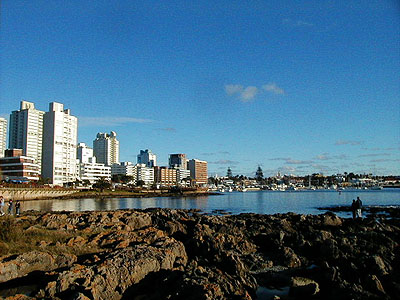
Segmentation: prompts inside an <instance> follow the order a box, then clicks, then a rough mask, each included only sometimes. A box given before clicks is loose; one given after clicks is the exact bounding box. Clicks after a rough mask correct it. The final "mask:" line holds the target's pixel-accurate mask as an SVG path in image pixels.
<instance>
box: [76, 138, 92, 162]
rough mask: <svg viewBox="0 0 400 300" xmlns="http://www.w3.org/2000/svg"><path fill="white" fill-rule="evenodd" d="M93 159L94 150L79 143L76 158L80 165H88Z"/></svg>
mask: <svg viewBox="0 0 400 300" xmlns="http://www.w3.org/2000/svg"><path fill="white" fill-rule="evenodd" d="M92 157H93V149H92V148H90V147H88V146H87V145H86V144H85V143H79V144H78V146H77V149H76V158H77V159H79V163H88V162H89V160H91V158H92Z"/></svg>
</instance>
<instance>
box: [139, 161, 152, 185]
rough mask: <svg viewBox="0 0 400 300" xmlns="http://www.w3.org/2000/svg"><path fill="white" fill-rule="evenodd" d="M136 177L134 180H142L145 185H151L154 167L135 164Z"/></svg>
mask: <svg viewBox="0 0 400 300" xmlns="http://www.w3.org/2000/svg"><path fill="white" fill-rule="evenodd" d="M136 166H137V178H136V180H137V181H139V180H142V181H143V182H144V184H145V185H151V184H153V183H154V169H153V168H149V167H147V166H146V165H145V164H137V165H136Z"/></svg>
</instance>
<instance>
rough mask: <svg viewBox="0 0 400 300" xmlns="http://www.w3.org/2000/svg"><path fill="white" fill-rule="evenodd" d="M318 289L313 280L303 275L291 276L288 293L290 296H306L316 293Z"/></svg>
mask: <svg viewBox="0 0 400 300" xmlns="http://www.w3.org/2000/svg"><path fill="white" fill-rule="evenodd" d="M319 291H320V289H319V285H318V283H317V282H315V281H314V280H311V279H308V278H303V277H293V278H292V282H291V286H290V290H289V295H290V296H292V297H307V296H313V295H316V294H317V293H319Z"/></svg>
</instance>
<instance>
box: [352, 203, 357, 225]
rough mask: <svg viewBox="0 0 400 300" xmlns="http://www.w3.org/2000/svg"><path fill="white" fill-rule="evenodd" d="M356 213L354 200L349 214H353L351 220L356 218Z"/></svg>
mask: <svg viewBox="0 0 400 300" xmlns="http://www.w3.org/2000/svg"><path fill="white" fill-rule="evenodd" d="M356 211H357V203H356V200H354V199H353V203H351V212H352V213H353V220H354V219H355V218H356Z"/></svg>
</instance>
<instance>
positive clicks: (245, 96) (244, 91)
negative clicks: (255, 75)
mask: <svg viewBox="0 0 400 300" xmlns="http://www.w3.org/2000/svg"><path fill="white" fill-rule="evenodd" d="M225 92H226V93H227V94H228V95H229V96H232V95H236V94H237V95H239V99H240V100H241V101H242V102H249V101H251V100H252V99H253V98H254V97H255V96H256V95H257V93H258V88H257V87H255V86H248V87H246V88H245V87H243V85H240V84H227V85H225Z"/></svg>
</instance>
